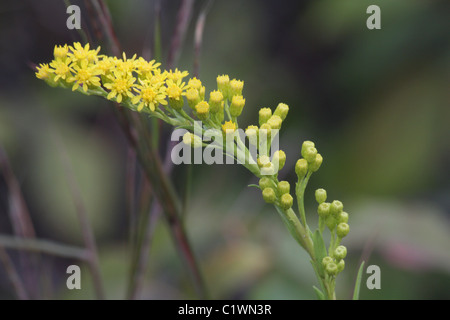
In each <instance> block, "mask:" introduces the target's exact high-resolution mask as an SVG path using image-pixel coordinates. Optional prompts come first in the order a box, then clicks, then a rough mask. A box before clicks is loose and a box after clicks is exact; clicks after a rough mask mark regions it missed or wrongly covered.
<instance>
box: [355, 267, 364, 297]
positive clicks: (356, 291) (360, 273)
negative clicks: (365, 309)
mask: <svg viewBox="0 0 450 320" xmlns="http://www.w3.org/2000/svg"><path fill="white" fill-rule="evenodd" d="M363 269H364V261H363V262H361V265H360V267H359V270H358V275H357V276H356V282H355V289H354V290H353V300H359V289H360V287H361V278H362V273H363Z"/></svg>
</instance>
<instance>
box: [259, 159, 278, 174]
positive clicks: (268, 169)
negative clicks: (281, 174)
mask: <svg viewBox="0 0 450 320" xmlns="http://www.w3.org/2000/svg"><path fill="white" fill-rule="evenodd" d="M275 173H276V171H275V166H274V165H273V163H272V162H269V163H268V164H266V165H264V166H262V167H261V175H263V176H271V175H274V174H275Z"/></svg>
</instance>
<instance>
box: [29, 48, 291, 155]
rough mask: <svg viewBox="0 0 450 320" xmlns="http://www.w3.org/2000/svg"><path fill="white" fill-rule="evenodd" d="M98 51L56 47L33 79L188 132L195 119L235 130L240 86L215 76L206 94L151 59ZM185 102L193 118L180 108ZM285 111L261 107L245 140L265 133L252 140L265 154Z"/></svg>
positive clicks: (182, 74) (242, 101) (195, 83)
mask: <svg viewBox="0 0 450 320" xmlns="http://www.w3.org/2000/svg"><path fill="white" fill-rule="evenodd" d="M99 52H100V47H98V48H97V49H91V48H90V46H89V44H86V45H85V46H83V45H81V44H80V43H79V42H76V43H74V44H73V45H67V44H65V45H63V46H58V45H57V46H55V48H54V51H53V54H54V59H53V60H52V61H51V62H50V63H49V64H40V66H39V67H37V71H36V76H37V78H39V79H42V80H45V81H46V82H47V83H48V84H49V85H51V86H60V87H64V88H71V89H72V90H73V91H79V92H81V93H84V94H87V95H99V96H103V97H104V98H106V99H108V100H112V101H116V102H118V103H121V104H122V105H124V106H125V107H128V108H130V109H132V110H135V111H138V112H146V113H150V114H151V115H152V116H156V117H158V118H160V119H162V120H164V121H166V122H167V123H169V124H171V125H173V126H176V127H184V128H191V129H193V128H194V127H195V126H197V125H196V124H195V123H194V122H195V121H194V119H198V120H201V121H202V123H203V125H204V126H205V127H206V128H213V129H218V130H220V131H222V132H223V133H225V134H229V133H233V132H235V131H236V130H237V129H238V128H239V126H238V123H237V118H238V117H239V116H240V115H241V113H242V111H243V108H244V106H245V102H246V101H245V98H244V97H243V95H242V91H243V88H244V82H243V81H241V80H237V79H230V77H229V76H228V75H219V76H218V77H217V88H216V89H215V90H213V91H211V92H209V94H206V90H205V86H204V85H203V84H202V81H201V80H200V79H197V78H196V77H192V78H187V77H188V75H189V73H188V72H187V71H180V70H178V69H175V70H162V69H161V68H160V65H161V64H160V63H157V62H155V60H152V61H146V60H145V59H143V58H142V57H137V56H136V55H133V56H132V57H131V58H130V57H127V56H126V54H125V53H123V54H122V57H111V56H107V55H102V54H99ZM186 102H187V103H186ZM185 103H186V104H187V105H188V106H189V107H190V109H191V113H192V115H189V114H188V113H186V111H185V110H184V109H183V107H184V105H185ZM288 111H289V107H288V106H287V105H286V104H283V103H280V104H279V105H278V107H277V108H276V109H275V110H274V112H273V114H272V110H271V109H270V108H261V109H260V111H259V125H251V126H249V127H248V128H247V130H246V133H248V136H249V138H250V137H254V136H255V135H258V133H259V132H264V131H266V132H267V135H266V136H267V139H268V144H266V143H263V142H262V141H259V140H260V139H259V138H256V139H253V138H252V141H253V142H254V143H253V144H254V145H255V144H258V145H265V146H269V148H266V149H270V139H271V137H270V135H271V133H270V132H271V130H273V129H276V130H278V129H280V128H281V124H282V122H283V121H284V119H285V118H286V115H287V113H288ZM272 138H273V136H272Z"/></svg>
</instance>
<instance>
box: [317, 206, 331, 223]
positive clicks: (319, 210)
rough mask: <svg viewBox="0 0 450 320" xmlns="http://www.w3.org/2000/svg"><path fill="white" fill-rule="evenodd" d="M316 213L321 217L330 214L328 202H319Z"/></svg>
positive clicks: (323, 217)
mask: <svg viewBox="0 0 450 320" xmlns="http://www.w3.org/2000/svg"><path fill="white" fill-rule="evenodd" d="M317 213H318V214H319V217H321V218H322V219H325V218H327V217H328V216H329V215H330V203H328V202H322V203H321V204H319V206H318V207H317Z"/></svg>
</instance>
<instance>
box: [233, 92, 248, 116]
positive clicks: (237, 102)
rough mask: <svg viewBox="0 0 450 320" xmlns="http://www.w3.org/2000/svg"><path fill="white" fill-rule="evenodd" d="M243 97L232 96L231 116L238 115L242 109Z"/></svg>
mask: <svg viewBox="0 0 450 320" xmlns="http://www.w3.org/2000/svg"><path fill="white" fill-rule="evenodd" d="M244 105H245V99H244V98H243V97H242V96H233V98H232V99H231V105H230V114H231V116H232V117H239V116H240V115H241V113H242V110H243V109H244Z"/></svg>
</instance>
